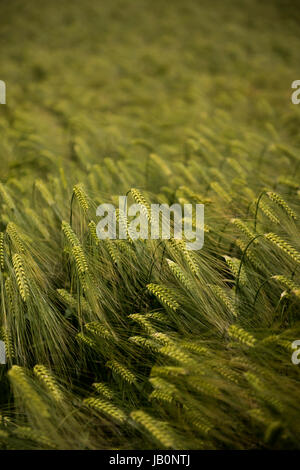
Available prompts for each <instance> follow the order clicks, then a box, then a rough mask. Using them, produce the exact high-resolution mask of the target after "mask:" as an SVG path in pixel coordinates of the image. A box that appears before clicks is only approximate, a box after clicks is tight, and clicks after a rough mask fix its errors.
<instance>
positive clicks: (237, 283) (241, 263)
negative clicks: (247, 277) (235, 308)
mask: <svg viewBox="0 0 300 470" xmlns="http://www.w3.org/2000/svg"><path fill="white" fill-rule="evenodd" d="M262 236H263V235H261V234H260V235H256V236H255V237H253V238H252V239H251V240H250V242H249V243H248V245H247V246H246V248H245V249H244V251H243V254H242V258H241V262H240V266H239V270H238V274H237V278H236V285H235V300H236V299H237V294H238V289H239V283H240V275H241V270H242V266H243V262H244V259H245V256H246V252H247V250H248V248H249V246H250V245H251V244H252V243H253V242H254V241H255V240H256V239H257V238H259V237H262Z"/></svg>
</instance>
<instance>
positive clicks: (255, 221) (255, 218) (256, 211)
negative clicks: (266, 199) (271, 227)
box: [254, 191, 266, 232]
mask: <svg viewBox="0 0 300 470" xmlns="http://www.w3.org/2000/svg"><path fill="white" fill-rule="evenodd" d="M264 194H266V191H262V192H261V193H260V195H259V197H258V199H257V203H256V209H255V216H254V231H255V232H256V223H257V213H258V206H259V203H260V200H261V198H262V197H263V195H264Z"/></svg>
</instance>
